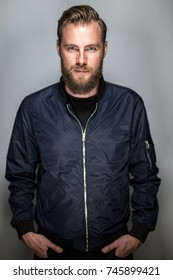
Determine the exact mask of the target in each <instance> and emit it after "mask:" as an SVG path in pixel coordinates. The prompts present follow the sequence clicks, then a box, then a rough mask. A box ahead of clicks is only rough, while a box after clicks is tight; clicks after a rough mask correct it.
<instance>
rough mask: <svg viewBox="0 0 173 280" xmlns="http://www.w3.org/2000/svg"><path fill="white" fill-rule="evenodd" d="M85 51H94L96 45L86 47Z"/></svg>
mask: <svg viewBox="0 0 173 280" xmlns="http://www.w3.org/2000/svg"><path fill="white" fill-rule="evenodd" d="M86 51H89V52H95V51H97V47H96V46H89V47H87V48H86Z"/></svg>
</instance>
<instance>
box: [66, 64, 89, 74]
mask: <svg viewBox="0 0 173 280" xmlns="http://www.w3.org/2000/svg"><path fill="white" fill-rule="evenodd" d="M71 70H74V71H89V72H91V68H90V67H87V66H86V65H81V66H72V67H71Z"/></svg>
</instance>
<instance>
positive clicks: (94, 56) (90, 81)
mask: <svg viewBox="0 0 173 280" xmlns="http://www.w3.org/2000/svg"><path fill="white" fill-rule="evenodd" d="M57 51H58V53H59V56H60V58H61V71H62V77H63V80H64V82H65V87H66V90H67V91H68V92H69V93H72V94H76V95H77V94H78V95H81V94H84V95H85V94H89V93H91V92H93V91H94V90H96V89H97V86H98V83H99V79H100V77H101V75H102V65H103V59H104V57H105V55H106V52H107V42H105V43H103V42H102V39H101V29H100V26H99V24H98V23H97V22H94V21H92V22H90V23H87V24H83V25H82V24H71V23H70V24H67V25H65V26H64V27H63V30H62V41H61V43H60V44H59V43H58V42H57Z"/></svg>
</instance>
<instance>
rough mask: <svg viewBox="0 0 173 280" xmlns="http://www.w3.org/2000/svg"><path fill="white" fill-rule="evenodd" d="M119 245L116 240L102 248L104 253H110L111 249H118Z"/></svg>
mask: <svg viewBox="0 0 173 280" xmlns="http://www.w3.org/2000/svg"><path fill="white" fill-rule="evenodd" d="M117 247H118V244H117V242H116V241H114V242H112V243H110V244H108V245H106V246H105V247H104V248H103V249H102V253H109V252H110V251H112V250H114V249H116V248H117Z"/></svg>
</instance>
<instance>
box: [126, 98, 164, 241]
mask: <svg viewBox="0 0 173 280" xmlns="http://www.w3.org/2000/svg"><path fill="white" fill-rule="evenodd" d="M129 167H130V184H131V186H132V187H133V191H132V196H131V207H132V229H131V231H130V234H131V235H132V236H134V237H136V238H138V239H139V240H141V241H142V242H144V241H145V239H146V237H147V235H148V233H149V232H150V231H153V230H154V229H155V225H156V222H157V217H158V201H157V192H158V188H159V185H160V179H159V178H158V176H157V175H158V171H159V170H158V168H157V166H156V155H155V149H154V144H153V141H152V138H151V134H150V128H149V123H148V118H147V114H146V110H145V106H144V104H143V101H142V99H141V98H139V99H138V101H137V102H136V105H135V108H134V112H133V123H132V134H131V148H130V166H129Z"/></svg>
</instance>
